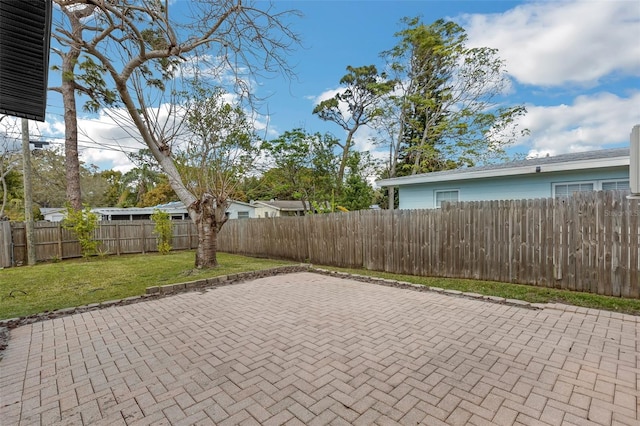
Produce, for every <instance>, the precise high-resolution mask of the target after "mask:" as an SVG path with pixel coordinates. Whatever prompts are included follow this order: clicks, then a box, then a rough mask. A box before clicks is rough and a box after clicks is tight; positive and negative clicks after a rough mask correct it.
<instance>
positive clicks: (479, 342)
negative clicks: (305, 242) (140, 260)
mask: <svg viewBox="0 0 640 426" xmlns="http://www.w3.org/2000/svg"><path fill="white" fill-rule="evenodd" d="M639 329H640V323H638V321H637V318H636V317H632V316H625V315H619V314H612V313H609V312H603V311H593V310H590V311H586V310H584V311H583V312H567V311H563V310H558V309H542V310H533V309H527V308H523V307H518V306H507V305H500V304H496V303H491V302H486V301H481V300H472V299H467V298H462V297H454V296H447V295H443V294H438V293H433V292H416V291H411V290H405V289H397V288H392V287H385V286H380V285H374V284H367V283H361V282H356V281H352V280H348V279H341V278H337V277H329V276H325V275H319V274H314V273H307V272H305V273H295V274H289V275H280V276H275V277H270V278H262V279H257V280H254V281H250V282H245V283H242V284H237V285H232V286H225V287H219V288H215V289H211V290H207V291H204V292H191V293H183V294H179V295H175V296H171V297H166V298H162V299H157V300H151V301H147V302H143V303H137V304H133V305H128V306H120V307H112V308H108V309H103V310H96V311H91V312H86V313H83V314H76V315H72V316H67V317H64V318H59V319H55V320H50V321H44V322H39V323H35V324H33V325H28V326H21V327H18V328H16V329H14V330H12V331H11V339H10V341H9V346H8V348H7V350H6V351H5V353H4V359H3V360H2V361H0V423H1V424H2V425H39V424H43V425H45V424H63V425H151V424H152V425H205V424H219V425H231V424H242V425H250V424H264V425H280V424H287V425H290V424H291V425H293V424H308V425H324V424H336V425H337V424H356V425H369V424H380V425H387V424H405V425H409V424H412V425H416V424H426V425H441V424H448V425H465V424H471V425H488V424H497V425H511V424H527V425H534V424H535V425H537V424H545V425H547V424H548V425H561V424H566V425H570V424H575V425H580V426H584V425H610V424H620V425H638V424H640V422H639V417H638V413H639V410H638V402H639V400H640V399H639V396H640V392H639V389H640V374H639V373H640V370H639V365H638V353H639V349H640V347H639V343H638V342H639Z"/></svg>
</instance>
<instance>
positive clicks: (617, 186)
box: [602, 180, 631, 191]
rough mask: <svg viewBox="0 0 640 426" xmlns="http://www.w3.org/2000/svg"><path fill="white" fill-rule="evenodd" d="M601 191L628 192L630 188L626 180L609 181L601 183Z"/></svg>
mask: <svg viewBox="0 0 640 426" xmlns="http://www.w3.org/2000/svg"><path fill="white" fill-rule="evenodd" d="M602 190H603V191H614V190H615V191H630V190H631V186H630V185H629V181H628V180H609V181H603V182H602Z"/></svg>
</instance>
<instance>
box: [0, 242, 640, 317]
mask: <svg viewBox="0 0 640 426" xmlns="http://www.w3.org/2000/svg"><path fill="white" fill-rule="evenodd" d="M218 260H219V263H220V267H218V268H216V269H210V270H198V269H194V268H193V264H194V252H193V251H180V252H171V253H170V254H168V255H165V256H163V255H160V254H157V253H154V254H145V255H127V256H109V257H95V258H91V259H89V260H84V259H74V260H65V261H63V262H58V263H43V264H38V265H36V266H23V267H16V268H7V269H1V270H0V319H6V318H13V317H17V316H26V315H31V314H35V313H40V312H45V311H53V310H56V309H62V308H68V307H73V306H82V305H87V304H90V303H98V302H103V301H106V300H114V299H123V298H125V297H130V296H139V295H141V294H144V293H145V289H146V288H147V287H152V286H158V285H165V284H175V283H180V282H187V281H194V280H198V279H202V278H210V277H215V276H219V275H228V274H235V273H239V272H250V271H256V270H260V269H267V268H272V267H276V266H283V265H292V264H293V263H292V262H285V261H274V260H268V259H256V258H251V257H244V256H237V255H231V254H226V253H218ZM325 269H331V270H336V271H343V272H350V273H354V274H360V275H368V276H375V277H381V278H388V279H395V280H399V281H406V282H410V283H414V284H423V285H427V286H431V287H441V288H446V289H452V290H459V291H464V292H471V293H480V294H484V295H491V296H499V297H505V298H508V299H520V300H525V301H527V302H531V303H549V302H558V303H567V304H570V305H576V306H582V307H588V308H596V309H606V310H610V311H615V312H623V313H629V314H634V315H640V300H632V299H622V298H618V297H605V296H598V295H594V294H589V293H578V292H572V291H563V290H555V289H548V288H541V287H533V286H526V285H519V284H507V283H500V282H492V281H477V280H463V279H455V278H434V277H417V276H412V275H396V274H388V273H384V272H374V271H366V270H360V269H343V268H331V267H325Z"/></svg>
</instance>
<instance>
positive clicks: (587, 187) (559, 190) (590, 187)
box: [553, 179, 631, 198]
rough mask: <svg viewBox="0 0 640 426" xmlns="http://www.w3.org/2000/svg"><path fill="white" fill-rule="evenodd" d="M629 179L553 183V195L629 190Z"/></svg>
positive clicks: (565, 195)
mask: <svg viewBox="0 0 640 426" xmlns="http://www.w3.org/2000/svg"><path fill="white" fill-rule="evenodd" d="M630 189H631V187H630V186H629V180H627V179H616V180H594V181H587V182H558V183H554V184H553V196H554V197H555V198H563V197H571V196H572V195H573V194H575V193H576V192H591V191H612V190H617V191H629V190H630Z"/></svg>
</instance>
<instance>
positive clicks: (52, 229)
mask: <svg viewBox="0 0 640 426" xmlns="http://www.w3.org/2000/svg"><path fill="white" fill-rule="evenodd" d="M5 223H7V222H5ZM0 224H2V222H0ZM172 224H173V240H172V247H173V249H174V250H184V249H192V248H195V247H196V246H197V244H198V238H197V235H196V234H195V227H194V226H193V224H192V222H191V221H190V220H175V221H172ZM154 226H155V224H154V222H153V221H150V220H140V221H121V220H114V221H100V226H99V227H98V229H97V230H96V231H95V235H94V238H95V239H96V240H98V241H99V245H98V249H99V250H100V252H102V253H108V254H116V255H120V254H129V253H148V252H157V251H158V244H157V241H156V235H155V234H154V233H153V229H154ZM10 228H11V229H10V232H8V233H5V234H4V240H0V244H2V246H1V247H0V250H3V249H4V250H3V251H5V250H8V251H10V253H11V256H8V255H6V254H5V255H2V253H0V260H3V259H4V261H5V262H8V263H3V264H2V265H0V266H5V267H6V266H12V265H20V264H26V263H27V262H26V260H27V254H26V231H25V226H24V222H12V223H11V227H10ZM34 228H35V229H34V239H35V241H36V244H35V245H36V259H37V260H38V261H46V260H52V259H59V260H60V259H67V258H73V257H80V256H82V251H81V250H80V243H79V242H78V239H77V238H76V237H75V236H74V234H73V233H72V232H71V231H68V230H66V229H64V228H63V227H62V225H61V224H60V223H51V222H37V223H35V227H34ZM7 234H8V241H9V242H11V241H12V242H11V243H10V244H7ZM0 238H3V233H2V228H1V227H0Z"/></svg>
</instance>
